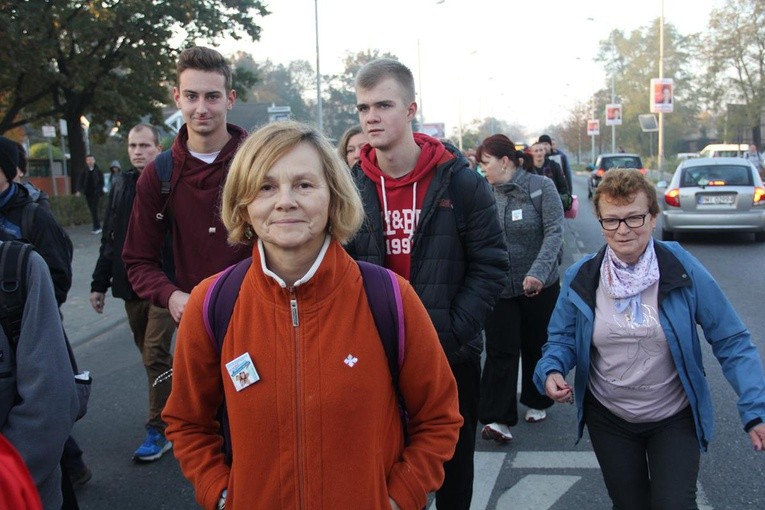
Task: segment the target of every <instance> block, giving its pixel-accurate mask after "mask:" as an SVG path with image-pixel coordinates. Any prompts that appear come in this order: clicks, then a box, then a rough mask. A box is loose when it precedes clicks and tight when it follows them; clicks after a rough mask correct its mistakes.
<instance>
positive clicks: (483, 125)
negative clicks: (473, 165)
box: [452, 117, 525, 150]
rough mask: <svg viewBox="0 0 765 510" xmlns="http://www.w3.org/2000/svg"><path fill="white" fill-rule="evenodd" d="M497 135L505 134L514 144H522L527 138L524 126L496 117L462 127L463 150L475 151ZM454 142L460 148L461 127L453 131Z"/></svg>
mask: <svg viewBox="0 0 765 510" xmlns="http://www.w3.org/2000/svg"><path fill="white" fill-rule="evenodd" d="M495 134H503V135H505V136H507V137H508V138H510V139H511V140H512V141H513V142H514V143H520V142H521V141H522V140H523V139H524V136H525V135H524V128H523V126H520V125H518V124H511V123H509V122H506V121H504V120H500V119H497V118H495V117H486V118H484V119H482V120H481V119H474V120H473V121H472V122H469V123H468V124H466V125H463V126H462V149H463V150H467V149H475V148H477V147H478V146H479V145H481V142H482V141H484V140H485V139H486V138H488V137H490V136H491V135H495ZM452 140H454V145H456V146H457V147H459V140H460V131H459V127H456V128H453V129H452Z"/></svg>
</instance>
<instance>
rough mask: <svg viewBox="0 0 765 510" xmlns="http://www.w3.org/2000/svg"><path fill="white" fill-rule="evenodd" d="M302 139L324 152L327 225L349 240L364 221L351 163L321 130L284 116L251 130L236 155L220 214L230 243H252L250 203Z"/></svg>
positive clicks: (336, 236) (336, 235)
mask: <svg viewBox="0 0 765 510" xmlns="http://www.w3.org/2000/svg"><path fill="white" fill-rule="evenodd" d="M301 143H308V144H310V145H311V146H312V147H313V148H315V149H316V151H317V152H318V153H319V157H320V159H321V163H322V167H323V170H324V177H325V178H326V180H327V185H328V188H329V217H328V221H327V228H328V231H329V233H330V234H331V235H332V237H333V238H334V239H336V240H337V241H339V242H341V243H344V242H347V241H348V240H349V239H350V238H351V237H353V235H354V234H355V233H356V231H357V230H358V229H359V227H360V226H361V223H362V222H363V220H364V208H363V206H362V204H361V198H360V196H359V192H358V189H356V185H355V184H354V182H353V179H352V178H351V175H350V173H349V172H348V169H347V168H346V164H345V162H344V161H342V160H340V158H339V157H338V155H337V153H336V152H335V150H334V149H333V148H332V145H330V143H329V142H328V141H327V139H326V138H324V136H323V135H322V134H320V133H319V132H318V131H317V130H316V129H314V128H313V127H311V126H308V125H307V124H303V123H300V122H293V121H281V122H274V123H271V124H267V125H266V126H264V127H262V128H260V129H259V130H258V131H256V132H254V133H253V134H251V135H250V136H249V137H248V138H247V139H246V140H245V141H244V143H242V145H241V146H240V147H239V149H238V150H237V152H236V155H235V156H234V159H233V161H232V162H231V168H230V170H229V172H228V177H227V178H226V184H225V185H224V187H223V199H222V204H221V218H222V219H223V224H224V225H225V226H226V229H228V241H229V243H231V244H237V243H242V244H251V243H252V242H253V241H254V237H253V238H252V239H247V238H246V237H245V231H246V229H247V228H248V227H250V218H249V215H248V214H247V206H248V205H250V204H251V203H252V201H253V200H255V196H256V195H257V194H258V190H259V189H260V186H261V185H262V184H263V180H264V178H265V176H266V174H267V173H268V171H269V170H270V169H271V167H273V166H274V164H276V162H277V161H278V160H279V159H281V158H282V157H283V156H285V155H286V154H287V153H288V152H290V151H291V150H292V149H294V148H295V147H297V146H298V145H299V144H301Z"/></svg>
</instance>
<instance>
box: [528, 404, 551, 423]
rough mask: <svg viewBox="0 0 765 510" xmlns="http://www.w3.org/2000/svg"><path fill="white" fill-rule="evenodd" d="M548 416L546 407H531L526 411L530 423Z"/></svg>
mask: <svg viewBox="0 0 765 510" xmlns="http://www.w3.org/2000/svg"><path fill="white" fill-rule="evenodd" d="M545 418H547V411H545V410H544V409H532V408H529V409H528V411H526V421H527V422H529V423H536V422H538V421H542V420H544V419H545Z"/></svg>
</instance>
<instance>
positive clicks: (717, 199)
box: [699, 195, 735, 205]
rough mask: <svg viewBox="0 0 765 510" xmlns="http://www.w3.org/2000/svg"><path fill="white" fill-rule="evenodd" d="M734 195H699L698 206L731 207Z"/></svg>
mask: <svg viewBox="0 0 765 510" xmlns="http://www.w3.org/2000/svg"><path fill="white" fill-rule="evenodd" d="M734 201H735V196H734V195H700V196H699V205H733V202H734Z"/></svg>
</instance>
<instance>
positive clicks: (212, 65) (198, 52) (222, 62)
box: [177, 46, 232, 90]
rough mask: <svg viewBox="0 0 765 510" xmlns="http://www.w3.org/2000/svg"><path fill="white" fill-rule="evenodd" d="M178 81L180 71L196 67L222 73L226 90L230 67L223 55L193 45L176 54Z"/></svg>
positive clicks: (228, 84) (229, 80)
mask: <svg viewBox="0 0 765 510" xmlns="http://www.w3.org/2000/svg"><path fill="white" fill-rule="evenodd" d="M177 69H178V82H179V83H180V81H181V73H182V72H183V71H185V70H186V69H196V70H198V71H207V72H211V73H218V74H221V75H223V78H224V79H225V82H226V90H231V86H232V85H231V68H230V67H229V66H228V63H227V62H226V59H225V58H223V55H221V54H220V53H218V52H217V51H215V50H213V49H211V48H205V47H204V46H193V47H191V48H186V49H185V50H183V51H182V52H181V54H180V55H179V56H178V66H177Z"/></svg>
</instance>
